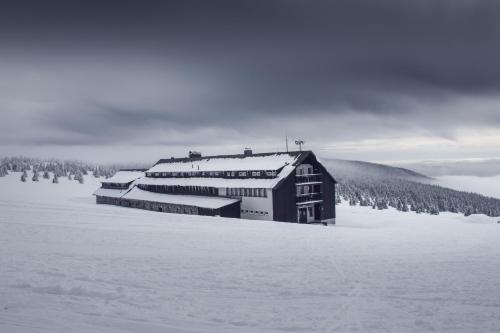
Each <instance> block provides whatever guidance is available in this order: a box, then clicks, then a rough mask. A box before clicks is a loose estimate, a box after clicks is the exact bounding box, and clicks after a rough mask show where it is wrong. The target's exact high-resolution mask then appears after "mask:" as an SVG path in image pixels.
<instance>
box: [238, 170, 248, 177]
mask: <svg viewBox="0 0 500 333" xmlns="http://www.w3.org/2000/svg"><path fill="white" fill-rule="evenodd" d="M238 176H240V177H246V176H247V172H246V171H240V172H238Z"/></svg>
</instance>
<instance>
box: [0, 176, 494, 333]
mask: <svg viewBox="0 0 500 333" xmlns="http://www.w3.org/2000/svg"><path fill="white" fill-rule="evenodd" d="M19 178H20V174H19V173H14V174H11V175H9V176H7V177H3V178H0V332H174V333H176V332H182V333H186V332H190V333H191V332H431V331H435V332H498V331H500V278H499V276H500V246H499V241H498V240H499V239H500V225H498V224H496V220H497V219H492V218H488V217H486V216H484V215H481V216H479V215H472V216H470V217H467V218H466V217H463V216H461V215H458V214H451V213H447V214H441V215H439V216H430V215H417V214H414V213H399V212H397V211H394V210H384V211H377V210H372V209H371V208H365V207H349V206H347V205H344V204H342V205H340V206H339V207H338V217H337V225H336V226H328V227H324V226H319V225H299V224H290V223H277V222H265V221H249V220H239V219H224V218H214V217H199V216H189V215H175V214H165V213H156V212H150V211H144V210H137V209H131V208H123V207H115V206H107V205H96V204H95V203H94V199H95V198H94V197H93V196H92V195H91V194H92V192H93V191H94V189H95V188H96V187H98V185H99V184H98V180H96V179H94V178H92V177H85V183H84V184H78V182H75V181H68V180H67V179H65V178H60V184H52V183H51V181H50V180H46V179H40V181H39V182H36V183H35V182H31V181H27V182H26V183H21V182H20V181H19Z"/></svg>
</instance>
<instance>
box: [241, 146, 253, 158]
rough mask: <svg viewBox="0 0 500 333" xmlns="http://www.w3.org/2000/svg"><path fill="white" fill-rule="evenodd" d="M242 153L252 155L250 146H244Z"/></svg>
mask: <svg viewBox="0 0 500 333" xmlns="http://www.w3.org/2000/svg"><path fill="white" fill-rule="evenodd" d="M243 155H244V156H252V149H251V148H245V150H243Z"/></svg>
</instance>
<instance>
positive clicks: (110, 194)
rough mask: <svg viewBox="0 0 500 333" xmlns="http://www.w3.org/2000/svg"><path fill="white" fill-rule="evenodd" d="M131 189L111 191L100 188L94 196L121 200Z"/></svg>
mask: <svg viewBox="0 0 500 333" xmlns="http://www.w3.org/2000/svg"><path fill="white" fill-rule="evenodd" d="M128 190H129V189H128V188H127V189H116V190H115V189H110V188H102V187H101V188H98V189H97V190H95V192H94V193H93V195H98V196H101V197H110V198H121V197H122V196H123V195H124V194H125V193H127V191H128Z"/></svg>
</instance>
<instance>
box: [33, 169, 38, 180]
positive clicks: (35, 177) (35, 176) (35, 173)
mask: <svg viewBox="0 0 500 333" xmlns="http://www.w3.org/2000/svg"><path fill="white" fill-rule="evenodd" d="M31 180H32V181H34V182H37V181H38V171H37V170H34V171H33V177H32V178H31Z"/></svg>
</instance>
